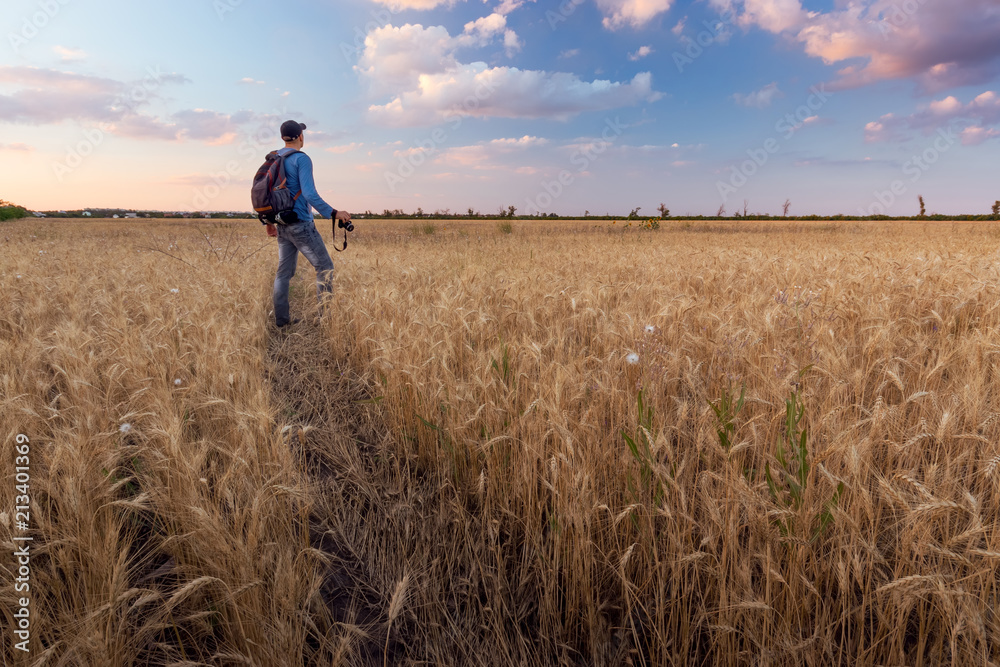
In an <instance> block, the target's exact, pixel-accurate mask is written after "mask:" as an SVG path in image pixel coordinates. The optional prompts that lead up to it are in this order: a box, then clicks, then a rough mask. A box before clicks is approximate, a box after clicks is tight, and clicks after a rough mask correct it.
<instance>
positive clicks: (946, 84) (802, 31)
mask: <svg viewBox="0 0 1000 667" xmlns="http://www.w3.org/2000/svg"><path fill="white" fill-rule="evenodd" d="M710 4H712V6H713V7H715V8H716V9H718V10H720V11H726V10H734V11H737V12H740V10H741V9H742V12H741V13H739V15H738V16H739V18H738V22H739V23H740V24H741V25H743V26H744V27H749V26H752V25H755V26H759V27H760V28H763V29H764V30H768V31H770V32H773V33H781V34H785V35H788V36H789V37H790V38H792V39H794V40H796V41H798V42H800V43H801V44H802V46H803V48H804V50H805V52H806V53H807V54H808V55H810V56H813V57H816V58H821V59H822V60H823V61H824V62H825V63H827V64H829V65H833V64H839V63H843V67H841V69H840V70H839V71H838V73H837V79H836V81H835V82H834V84H833V87H835V88H852V87H859V86H864V85H868V84H871V83H875V82H877V81H884V80H891V79H904V78H914V79H916V80H917V81H918V82H919V84H920V86H921V88H922V89H923V90H924V91H926V92H929V93H934V92H939V91H942V90H945V89H948V88H952V87H956V86H963V85H974V84H981V83H985V82H987V81H989V80H991V79H992V78H993V77H994V76H995V75H996V74H997V72H998V71H1000V66H998V59H1000V39H998V38H997V36H998V35H1000V3H998V2H997V1H996V0H949V2H941V1H938V0H934V1H933V2H932V1H931V0H913V1H912V2H907V3H904V2H899V1H898V0H852V1H851V2H842V3H837V4H838V7H839V8H838V9H834V10H832V11H829V12H809V11H806V10H804V9H803V8H802V4H801V2H800V0H710Z"/></svg>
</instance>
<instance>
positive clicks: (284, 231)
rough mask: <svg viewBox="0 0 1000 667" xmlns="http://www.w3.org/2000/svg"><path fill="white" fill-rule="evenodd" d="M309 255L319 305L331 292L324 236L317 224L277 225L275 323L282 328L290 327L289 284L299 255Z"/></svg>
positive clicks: (329, 263)
mask: <svg viewBox="0 0 1000 667" xmlns="http://www.w3.org/2000/svg"><path fill="white" fill-rule="evenodd" d="M300 252H301V253H302V254H303V255H305V256H306V259H308V260H309V263H310V264H312V265H313V267H315V269H316V297H317V298H318V299H319V303H320V306H321V307H322V305H323V295H324V294H329V293H330V292H331V291H332V289H333V286H332V280H333V260H332V259H330V253H329V251H328V250H327V249H326V244H325V243H324V242H323V237H322V236H320V234H319V230H317V229H316V224H315V223H314V222H312V221H310V222H299V223H296V224H294V225H287V226H285V225H278V273H277V275H275V277H274V323H275V324H277V325H278V326H279V327H280V326H284V325H286V324H288V322H289V321H290V319H291V317H290V316H289V313H288V285H289V284H290V283H291V281H292V276H294V275H295V265H296V263H297V262H298V258H299V253H300Z"/></svg>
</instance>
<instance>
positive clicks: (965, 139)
mask: <svg viewBox="0 0 1000 667" xmlns="http://www.w3.org/2000/svg"><path fill="white" fill-rule="evenodd" d="M996 125H1000V96H998V95H997V94H996V93H995V92H994V91H991V90H989V91H986V92H984V93H982V94H981V95H979V96H977V97H976V98H975V99H973V100H972V101H970V102H969V103H968V104H963V103H962V102H961V101H960V100H959V99H958V98H956V97H955V96H953V95H949V96H948V97H945V98H943V99H940V100H933V101H931V102H930V103H929V104H927V105H925V106H924V108H922V109H920V110H918V111H916V112H914V113H912V114H910V115H909V116H895V115H893V114H886V115H884V116H882V117H881V118H880V119H879V120H877V121H873V122H871V123H868V125H866V126H865V140H866V141H868V142H881V141H904V140H906V139H909V138H910V137H912V136H913V134H914V133H920V134H923V135H925V136H926V135H931V134H934V133H935V132H937V131H938V130H941V129H945V128H948V129H951V130H954V131H956V132H959V133H960V136H961V138H962V143H963V144H964V145H966V146H975V145H978V144H981V143H983V142H984V141H986V140H988V139H993V138H995V137H996V136H997V133H998V128H996V127H993V126H996Z"/></svg>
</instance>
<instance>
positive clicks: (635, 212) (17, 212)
mask: <svg viewBox="0 0 1000 667" xmlns="http://www.w3.org/2000/svg"><path fill="white" fill-rule="evenodd" d="M918 203H919V204H920V213H919V214H918V215H915V216H889V215H867V216H864V215H798V216H789V215H788V212H789V209H790V208H791V205H792V202H791V200H785V203H784V204H783V205H782V215H780V216H778V215H770V214H768V213H751V212H750V207H749V202H748V201H746V200H744V201H743V205H742V207H741V208H738V209H737V210H736V211H735V212H733V214H732V215H729V216H727V215H726V207H725V206H720V207H719V210H718V211H717V212H716V214H715V215H684V216H671V215H670V209H669V208H668V207H667V205H666V204H662V203H661V204H660V205H659V207H657V210H658V211H659V216H658V218H659V219H660V220H669V219H676V220H733V219H737V220H747V221H760V220H806V221H808V220H823V221H860V220H937V221H940V220H956V221H970V222H971V221H989V220H1000V200H998V201H996V202H994V204H993V206H992V215H971V214H962V215H942V214H939V213H932V214H931V215H927V208H926V205H925V202H924V198H923V197H922V196H921V197H919V198H918ZM640 210H641V207H639V206H637V207H635V208H633V209H631V210H630V211H629V213H628V214H627V215H612V214H611V213H604V214H603V215H592V214H591V212H590V211H585V212H584V214H583V215H582V216H580V215H558V214H556V213H545V212H540V213H538V214H535V215H517V207H515V206H510V205H508V206H500V207H499V209H498V210H497V212H495V213H482V212H480V211H478V210H476V209H474V208H471V207H470V208H468V209H467V210H466V211H465V212H458V211H454V212H453V211H452V210H451V209H447V208H446V209H438V210H435V211H434V212H425V211H424V209H423V208H421V207H418V208H417V210H415V211H413V212H412V213H406V212H405V211H403V210H402V209H398V208H397V209H384V210H383V211H382V212H381V213H378V212H374V211H371V210H367V211H365V212H364V213H357V214H355V216H354V217H356V218H388V219H409V220H413V219H421V218H426V219H432V220H467V219H485V220H490V219H493V220H498V219H499V220H514V219H516V220H558V219H563V220H638V219H640V218H643V219H644V218H646V217H657V216H656V215H655V214H654V215H653V216H640V214H639V211H640ZM42 213H44V214H45V215H46V216H48V217H58V218H113V217H115V216H116V215H117V216H118V217H119V218H125V217H126V216H128V217H130V218H131V217H137V218H193V219H203V218H211V219H243V220H256V219H257V216H256V215H255V214H253V213H248V212H241V211H212V212H198V211H185V212H180V211H151V210H136V209H122V208H91V209H86V210H83V209H81V210H75V211H43V212H42ZM30 214H31V212H30V211H28V210H27V209H26V208H24V207H23V206H18V205H16V204H13V203H11V202H8V201H4V200H2V199H0V221H3V220H12V219H16V218H24V217H26V216H28V215H30ZM88 214H89V215H88Z"/></svg>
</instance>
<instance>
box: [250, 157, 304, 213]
mask: <svg viewBox="0 0 1000 667" xmlns="http://www.w3.org/2000/svg"><path fill="white" fill-rule="evenodd" d="M301 152H302V151H292V152H291V153H287V154H285V155H278V151H271V152H270V153H268V154H267V157H266V158H265V159H264V164H262V165H261V166H260V168H259V169H257V174H256V175H255V176H254V177H253V185H252V186H251V188H250V202H251V204H253V210H254V211H255V212H256V213H257V219H258V220H260V222H261V224H262V225H268V224H270V225H288V224H291V223H294V222H298V221H299V217H298V215H297V214H296V213H295V211H294V210H293V209H294V208H295V202H296V201H297V200H298V198H299V196H301V195H302V190H299V191H298V192H297V193H296V194H294V195H293V194H292V191H291V190H289V189H288V180H287V179H286V178H285V158H287V157H288V156H289V155H295V154H296V153H301Z"/></svg>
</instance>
